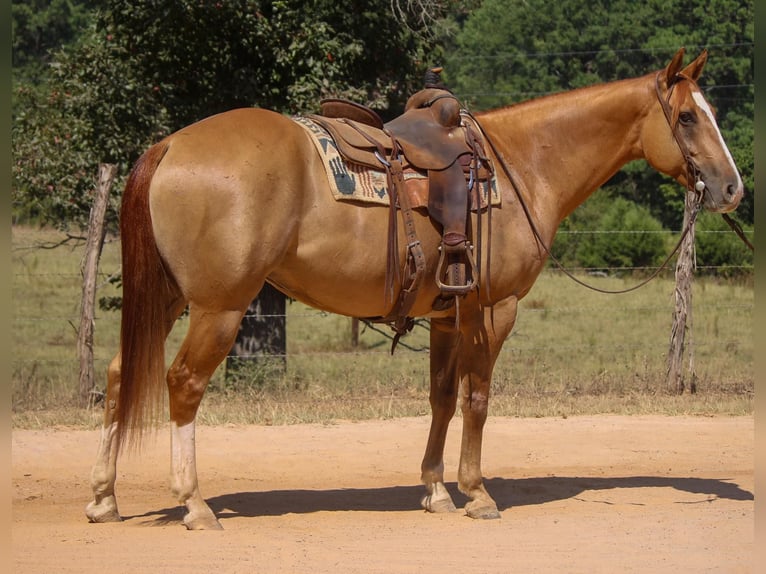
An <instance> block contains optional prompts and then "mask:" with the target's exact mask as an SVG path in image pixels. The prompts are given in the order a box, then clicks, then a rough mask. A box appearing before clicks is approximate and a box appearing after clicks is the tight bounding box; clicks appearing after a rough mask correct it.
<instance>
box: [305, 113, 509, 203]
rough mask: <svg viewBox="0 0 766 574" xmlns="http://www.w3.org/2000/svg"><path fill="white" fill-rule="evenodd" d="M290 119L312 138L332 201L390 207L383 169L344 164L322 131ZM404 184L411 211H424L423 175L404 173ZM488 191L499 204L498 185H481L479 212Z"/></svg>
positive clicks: (309, 123)
mask: <svg viewBox="0 0 766 574" xmlns="http://www.w3.org/2000/svg"><path fill="white" fill-rule="evenodd" d="M292 119H293V121H295V122H296V123H297V124H298V125H299V126H301V127H302V128H304V129H305V130H306V132H307V133H308V134H309V135H310V136H311V141H312V142H313V143H314V147H315V148H316V150H317V153H319V156H320V157H321V158H322V164H323V165H324V168H325V173H326V174H327V181H328V182H329V184H330V189H331V190H332V194H333V198H334V199H336V200H338V201H360V202H364V203H375V204H378V205H388V204H389V194H388V178H387V177H386V172H385V171H384V169H383V168H382V166H381V169H380V170H375V169H370V168H368V167H365V166H362V165H360V164H356V163H353V162H346V161H344V159H343V158H342V157H341V155H340V154H339V153H338V148H337V147H336V145H335V142H334V141H333V139H332V137H330V134H329V133H328V132H327V131H325V129H324V128H322V127H321V126H320V125H318V124H316V123H314V122H313V121H311V119H309V118H307V117H304V116H293V117H292ZM404 180H405V184H406V185H405V187H406V188H407V189H408V190H409V188H413V189H412V190H411V191H412V193H411V194H410V195H411V202H412V204H413V207H425V206H426V205H427V204H428V199H427V197H424V195H425V194H424V193H423V191H424V190H425V189H427V185H424V184H425V183H426V182H427V180H428V177H427V176H426V174H425V173H423V172H420V171H416V170H413V169H405V170H404ZM415 181H417V184H416V185H414V186H413V185H409V182H412V183H415ZM490 188H491V189H492V205H499V204H500V196H499V194H498V192H497V183H496V181H495V179H494V178H492V179H491V180H490V181H482V182H480V190H481V195H482V198H481V200H482V208H484V207H486V201H487V196H488V191H489V189H490Z"/></svg>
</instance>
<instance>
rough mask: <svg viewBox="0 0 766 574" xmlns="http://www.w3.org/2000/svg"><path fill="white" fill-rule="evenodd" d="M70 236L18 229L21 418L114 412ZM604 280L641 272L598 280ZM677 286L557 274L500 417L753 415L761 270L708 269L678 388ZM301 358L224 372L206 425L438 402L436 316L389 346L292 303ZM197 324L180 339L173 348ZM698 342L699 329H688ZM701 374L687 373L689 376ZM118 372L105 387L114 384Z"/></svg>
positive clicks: (536, 311) (100, 342) (369, 332)
mask: <svg viewBox="0 0 766 574" xmlns="http://www.w3.org/2000/svg"><path fill="white" fill-rule="evenodd" d="M63 237H64V236H63V235H62V234H61V233H59V232H56V231H51V230H36V229H31V228H26V227H15V228H14V229H13V267H12V271H13V309H14V314H13V328H12V340H13V357H14V359H13V369H12V372H13V378H12V412H13V424H14V425H16V426H19V427H41V426H49V425H76V426H85V427H93V426H96V425H98V424H99V421H100V413H99V412H98V411H95V412H89V411H87V410H84V409H79V408H77V407H76V404H77V400H76V399H77V397H76V393H77V381H78V368H79V367H78V365H79V363H78V359H77V354H76V341H77V332H76V330H77V327H78V326H79V305H80V295H81V291H80V290H81V277H80V261H81V258H82V256H83V252H84V246H83V244H82V243H77V242H70V243H68V244H66V245H63V246H59V247H56V248H55V249H45V248H43V246H44V245H50V244H54V243H57V242H60V241H61V240H62V239H63ZM118 269H119V242H118V241H108V242H107V244H106V245H105V247H104V252H103V256H102V262H101V267H100V272H101V274H102V276H101V278H100V282H99V292H98V296H99V297H104V296H114V295H119V290H118V289H116V288H115V287H114V286H113V285H112V284H110V283H109V282H108V276H109V275H110V274H113V273H114V272H116V271H118ZM589 281H591V282H592V283H595V284H597V285H598V286H599V287H604V288H611V289H616V288H622V287H625V286H627V285H630V284H632V280H631V279H620V278H589ZM672 294H673V282H672V280H671V279H658V280H655V281H653V282H651V283H650V284H649V285H647V286H646V287H644V288H642V289H640V290H638V291H636V292H633V293H630V294H624V295H604V294H599V293H595V292H592V291H589V290H586V289H584V288H583V287H581V286H578V285H576V284H575V283H573V282H572V281H571V280H569V279H567V278H565V277H563V276H561V274H560V273H557V272H553V271H550V272H546V273H544V274H543V275H542V276H541V277H540V279H539V280H538V282H537V284H536V285H535V287H534V288H533V289H532V291H531V292H530V294H529V295H528V296H527V298H526V299H524V300H523V301H522V302H521V304H520V312H519V318H518V321H517V324H516V328H515V329H514V332H513V334H512V335H511V337H510V338H509V340H508V341H507V342H506V344H505V346H504V348H503V351H502V353H501V355H500V358H499V359H498V362H497V365H496V368H495V376H494V379H493V386H492V392H493V398H492V400H491V403H490V413H491V414H494V415H510V416H570V415H577V414H594V413H623V414H632V413H661V414H670V415H673V414H682V413H683V414H698V415H707V414H727V415H738V414H749V413H752V412H753V392H754V374H753V354H754V348H753V321H752V315H753V287H752V283H751V282H750V281H740V282H733V281H717V280H713V279H701V278H697V279H696V280H695V284H694V292H693V329H692V332H691V337H692V339H693V361H694V373H695V378H696V381H695V382H696V387H697V393H696V394H693V395H690V394H688V393H687V394H685V395H682V396H676V395H674V394H673V393H670V392H668V391H667V390H666V387H665V380H664V378H665V360H666V354H667V350H668V342H669V336H670V326H671V323H672V312H673V299H672ZM287 312H288V318H287V340H288V343H287V354H288V358H287V369H286V372H285V373H284V374H279V373H277V374H274V373H273V372H269V371H268V369H267V368H265V367H261V368H257V369H255V370H254V371H253V372H252V373H247V374H246V375H245V376H243V377H240V378H239V380H236V381H232V380H229V381H226V380H225V379H224V376H223V375H224V369H223V367H221V368H219V370H218V371H217V372H216V374H215V376H214V378H213V380H212V382H211V385H210V387H209V390H208V393H207V395H206V397H205V399H204V401H203V405H202V407H201V409H200V414H199V419H200V420H201V421H202V422H203V423H209V424H220V423H235V424H238V423H259V424H284V423H295V422H324V421H332V420H339V419H351V420H359V419H367V418H390V417H401V416H413V415H421V414H427V413H428V412H429V407H428V372H429V369H428V353H427V350H424V349H427V345H428V325H427V322H424V323H422V324H419V325H418V326H416V328H415V330H414V331H413V332H412V333H411V334H410V335H408V336H407V337H405V338H403V339H402V342H401V344H400V346H399V348H398V349H397V351H396V354H395V355H394V356H393V357H391V356H390V355H389V348H390V339H389V338H388V336H387V331H386V328H382V331H383V333H381V332H379V331H377V330H374V329H372V328H369V327H365V326H364V325H362V327H361V334H360V337H359V346H358V347H356V348H354V347H352V346H351V342H350V332H351V320H350V319H349V318H347V317H341V316H337V315H330V314H326V313H321V312H318V311H315V310H313V309H310V308H308V307H306V306H304V305H302V304H300V303H291V304H288V310H287ZM185 328H186V322H185V319H181V320H179V322H178V325H177V327H176V329H175V330H174V332H173V334H172V335H171V337H170V340H169V342H168V348H167V359H168V361H170V360H172V357H173V354H174V352H175V350H176V349H177V348H178V346H179V345H180V341H181V339H182V338H183V334H184V331H185ZM118 340H119V314H118V313H116V312H110V311H97V313H96V334H95V356H96V369H97V372H99V373H105V371H106V366H107V364H108V362H109V360H110V359H111V356H112V354H113V353H114V352H115V350H116V348H117V343H118ZM687 340H688V336H687ZM690 378H691V375H688V374H687V379H690ZM104 385H105V377H103V376H102V377H101V379H100V381H99V387H100V389H102V390H103V387H104Z"/></svg>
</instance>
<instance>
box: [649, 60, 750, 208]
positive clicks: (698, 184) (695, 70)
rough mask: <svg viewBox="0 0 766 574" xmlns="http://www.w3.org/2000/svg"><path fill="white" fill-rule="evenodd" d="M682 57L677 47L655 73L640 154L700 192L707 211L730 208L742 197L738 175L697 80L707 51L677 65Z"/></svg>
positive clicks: (680, 181) (660, 169)
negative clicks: (690, 60)
mask: <svg viewBox="0 0 766 574" xmlns="http://www.w3.org/2000/svg"><path fill="white" fill-rule="evenodd" d="M683 57H684V49H683V48H681V49H680V50H679V51H678V53H677V54H676V55H675V56H674V57H673V60H672V61H671V62H670V64H668V66H667V68H665V69H664V70H662V71H661V72H659V73H658V74H657V76H656V78H655V91H656V94H657V98H656V103H653V104H652V105H651V111H650V112H649V115H648V116H647V119H646V122H645V124H644V127H643V129H642V133H641V139H642V142H643V147H644V153H645V156H646V159H647V161H648V162H649V163H650V164H651V165H652V166H653V167H655V168H656V169H658V170H659V171H661V172H663V173H666V174H668V175H670V176H672V177H674V178H675V179H676V181H678V182H679V183H681V184H682V185H684V186H687V187H690V188H694V189H696V190H697V192H700V193H702V200H703V204H704V206H705V208H707V209H708V210H710V211H714V212H719V213H726V212H729V211H733V210H734V209H736V208H737V205H739V202H740V200H741V199H742V194H743V187H742V178H741V177H740V175H739V172H738V171H737V166H736V165H735V164H734V160H733V159H732V157H731V153H729V149H728V148H727V147H726V144H725V143H724V141H723V137H722V136H721V132H720V130H719V129H718V124H717V123H716V119H715V114H714V112H713V109H712V107H711V106H710V104H709V103H708V102H707V100H706V99H705V97H704V96H703V95H702V91H701V90H700V88H699V86H698V85H697V79H698V78H699V77H700V74H701V73H702V68H703V67H704V66H705V62H706V61H707V52H706V51H703V52H702V53H701V54H700V55H699V56H698V57H697V59H696V60H694V61H693V62H691V63H690V64H689V65H688V66H686V67H685V68H683V69H682V65H683Z"/></svg>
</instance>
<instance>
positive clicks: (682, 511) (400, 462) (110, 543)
mask: <svg viewBox="0 0 766 574" xmlns="http://www.w3.org/2000/svg"><path fill="white" fill-rule="evenodd" d="M460 423H461V421H460V420H459V419H458V420H455V421H453V424H452V428H451V430H450V435H449V437H448V442H447V453H446V460H445V462H446V467H447V474H446V478H447V480H448V485H447V486H448V488H449V489H450V490H451V492H452V493H453V497H454V498H455V502H456V503H457V504H458V506H461V505H462V504H464V503H465V498H464V497H462V495H460V494H459V493H458V492H457V488H456V487H455V483H454V480H455V477H456V464H457V458H458V452H459V437H460ZM427 433H428V419H426V418H413V419H403V420H393V421H374V422H363V423H339V424H333V425H297V426H289V427H256V426H248V427H201V428H199V429H198V432H197V449H198V450H197V452H198V470H199V475H200V485H201V489H202V493H203V495H204V496H206V497H207V498H208V501H209V503H210V505H211V507H212V508H213V510H214V511H215V512H216V513H217V514H218V516H219V517H220V520H221V523H222V524H223V527H224V529H225V530H224V531H222V532H209V531H206V532H188V531H187V530H186V529H185V528H184V527H183V526H182V525H181V522H180V521H181V518H182V511H181V509H180V508H179V507H177V506H176V505H175V501H174V500H173V499H172V497H171V495H170V493H169V488H168V468H169V459H168V455H169V446H168V445H169V441H168V437H167V434H166V433H164V432H162V433H160V434H159V435H158V436H157V438H156V439H155V440H151V441H148V444H147V445H146V447H145V448H144V450H143V452H142V453H141V454H140V455H134V456H130V457H126V458H124V459H123V460H122V461H121V463H120V466H119V470H120V476H119V480H118V483H117V486H118V502H119V505H120V510H121V512H122V514H123V517H124V518H125V521H124V522H122V523H116V524H89V523H88V522H87V520H86V518H85V515H84V513H83V508H84V506H85V504H86V503H87V502H88V500H89V497H90V489H89V485H88V475H89V471H90V466H91V464H92V462H93V458H94V456H95V452H96V445H97V441H98V433H97V432H92V431H69V430H43V431H26V430H17V431H14V432H13V434H12V469H11V470H12V497H13V500H12V509H13V516H12V554H13V555H12V566H13V571H14V572H18V573H22V572H30V573H35V574H39V573H57V572H77V573H80V574H89V573H93V574H95V573H99V574H103V573H104V572H109V573H110V574H114V573H122V572H130V573H138V572H152V573H155V572H157V573H160V572H168V573H182V572H183V573H188V572H194V573H196V572H200V573H215V574H222V573H229V572H243V573H244V572H247V573H256V572H257V573H262V572H280V573H288V572H301V573H302V572H305V573H312V574H313V573H318V574H321V573H326V572H333V573H345V572H364V573H367V572H385V573H398V572H413V573H414V572H417V573H420V574H424V573H425V574H427V573H430V572H439V573H443V572H445V571H453V572H461V573H467V572H471V573H473V572H476V573H486V572H583V573H593V572H673V573H676V574H677V573H681V572H694V573H699V572H716V573H722V572H752V571H754V569H753V567H752V566H753V564H752V562H753V538H754V533H753V530H754V529H753V522H754V463H753V458H754V457H753V448H754V440H753V435H754V422H753V418H752V417H735V418H704V417H700V418H696V417H695V418H686V417H673V418H666V417H621V416H597V417H575V418H568V419H553V418H551V419H530V420H527V419H510V418H490V420H489V421H488V423H487V428H486V432H485V445H484V459H483V460H484V465H483V467H484V474H485V476H486V477H487V480H486V484H487V487H488V489H489V490H490V492H491V493H492V494H493V496H494V497H495V499H496V500H497V502H498V506H499V508H500V510H501V513H502V516H503V517H502V519H500V520H492V521H475V520H472V519H470V518H467V517H466V516H465V515H464V514H463V513H462V511H459V512H456V513H453V514H448V515H430V514H426V513H425V512H423V511H422V510H420V507H419V500H420V496H421V494H422V492H423V491H422V487H421V486H420V483H419V468H420V457H421V455H422V449H423V447H424V446H425V439H426V436H427Z"/></svg>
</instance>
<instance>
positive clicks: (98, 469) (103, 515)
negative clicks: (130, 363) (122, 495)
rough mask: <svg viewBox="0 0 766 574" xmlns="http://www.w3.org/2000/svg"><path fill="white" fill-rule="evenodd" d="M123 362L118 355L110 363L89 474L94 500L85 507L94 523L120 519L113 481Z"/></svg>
mask: <svg viewBox="0 0 766 574" xmlns="http://www.w3.org/2000/svg"><path fill="white" fill-rule="evenodd" d="M120 363H121V358H120V354H119V353H118V354H117V356H115V357H114V359H112V362H111V363H109V369H108V371H107V385H106V398H105V400H104V402H105V403H106V404H105V406H104V423H103V426H102V427H101V440H100V441H99V445H98V454H97V455H96V463H95V464H94V465H93V469H92V470H91V473H90V486H91V489H92V490H93V500H92V501H91V502H90V503H88V505H87V506H86V507H85V515H86V516H87V517H88V520H90V521H91V522H119V521H120V520H122V518H120V512H119V510H117V499H116V498H115V495H114V483H115V481H116V479H117V449H118V444H117V423H116V422H115V418H116V415H117V397H118V396H119V394H120Z"/></svg>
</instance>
